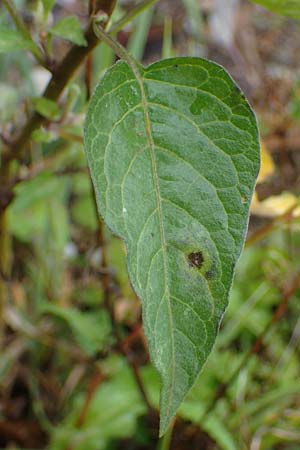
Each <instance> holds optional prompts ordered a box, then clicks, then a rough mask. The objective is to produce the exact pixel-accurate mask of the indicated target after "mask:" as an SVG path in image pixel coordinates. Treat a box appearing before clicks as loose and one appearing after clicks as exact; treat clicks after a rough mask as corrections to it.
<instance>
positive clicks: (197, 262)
mask: <svg viewBox="0 0 300 450" xmlns="http://www.w3.org/2000/svg"><path fill="white" fill-rule="evenodd" d="M188 261H189V265H190V266H191V267H196V268H197V269H201V267H202V265H203V263H204V258H203V254H202V252H200V251H199V252H192V253H190V254H189V255H188Z"/></svg>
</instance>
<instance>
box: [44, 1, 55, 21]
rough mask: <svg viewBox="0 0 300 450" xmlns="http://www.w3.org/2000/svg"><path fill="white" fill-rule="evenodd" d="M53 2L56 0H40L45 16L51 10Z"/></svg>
mask: <svg viewBox="0 0 300 450" xmlns="http://www.w3.org/2000/svg"><path fill="white" fill-rule="evenodd" d="M55 3H56V0H42V4H43V8H44V16H45V17H47V16H48V14H49V12H50V11H51V10H52V8H53V6H54V5H55Z"/></svg>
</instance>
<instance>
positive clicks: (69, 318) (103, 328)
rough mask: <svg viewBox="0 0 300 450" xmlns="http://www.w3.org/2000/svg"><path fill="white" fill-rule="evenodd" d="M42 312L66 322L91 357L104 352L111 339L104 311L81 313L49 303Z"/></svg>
mask: <svg viewBox="0 0 300 450" xmlns="http://www.w3.org/2000/svg"><path fill="white" fill-rule="evenodd" d="M42 312H43V313H47V314H52V315H54V316H56V317H59V318H60V319H62V320H64V321H65V322H66V323H67V324H68V326H69V327H70V329H71V330H72V331H73V333H74V337H75V339H76V340H77V341H78V343H79V345H80V346H81V347H82V348H83V349H84V350H85V351H86V352H87V353H88V354H90V355H93V354H95V353H96V352H97V351H99V350H102V349H103V348H104V346H105V344H106V343H107V341H108V339H109V335H110V323H109V318H108V316H107V314H106V312H104V311H98V312H81V311H78V310H76V309H75V308H61V307H59V306H57V305H52V304H50V303H48V304H46V305H44V306H43V307H42Z"/></svg>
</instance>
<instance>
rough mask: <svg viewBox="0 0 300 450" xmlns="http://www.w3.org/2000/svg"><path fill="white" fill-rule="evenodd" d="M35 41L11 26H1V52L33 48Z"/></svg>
mask: <svg viewBox="0 0 300 450" xmlns="http://www.w3.org/2000/svg"><path fill="white" fill-rule="evenodd" d="M33 48H34V45H33V42H32V41H31V40H29V39H25V38H24V37H23V36H22V35H21V33H19V32H18V31H16V30H12V29H11V28H8V27H4V26H3V25H1V26H0V53H10V52H15V51H17V50H32V49H33Z"/></svg>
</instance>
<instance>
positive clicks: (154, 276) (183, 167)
mask: <svg viewBox="0 0 300 450" xmlns="http://www.w3.org/2000/svg"><path fill="white" fill-rule="evenodd" d="M85 148H86V153H87V158H88V162H89V165H90V169H91V173H92V177H93V182H94V185H95V189H96V195H97V201H98V206H99V211H100V214H101V215H102V216H103V218H104V220H105V222H106V223H107V224H108V226H109V227H110V228H111V229H112V230H113V232H115V233H116V234H117V235H119V236H120V237H121V238H122V239H123V240H124V241H125V242H126V247H127V250H128V271H129V275H130V279H131V283H132V285H133V287H134V289H135V291H136V292H137V294H138V295H139V297H140V298H141V300H142V304H143V321H144V329H145V333H146V335H147V338H148V342H149V349H150V354H151V358H152V361H153V362H154V364H155V366H156V368H157V370H158V372H159V373H160V376H161V382H162V390H161V402H160V405H161V433H164V432H165V430H166V428H167V426H168V424H169V422H170V420H171V419H172V417H173V415H174V414H175V412H176V410H177V408H178V407H179V405H180V403H181V402H182V400H183V399H184V397H185V395H186V394H187V392H188V391H189V389H190V388H191V386H192V385H193V384H194V382H195V380H196V378H197V376H198V374H199V372H200V370H201V368H202V366H203V364H204V363H205V361H206V359H207V357H208V355H209V353H210V351H211V348H212V346H213V343H214V341H215V338H216V334H217V331H218V327H219V323H220V320H221V317H222V315H223V313H224V310H225V308H226V305H227V301H228V293H229V289H230V286H231V283H232V278H233V272H234V268H235V264H236V261H237V259H238V257H239V255H240V252H241V249H242V246H243V242H244V238H245V233H246V228H247V222H248V214H249V203H250V200H251V196H252V192H253V187H254V183H255V179H256V176H257V172H258V168H259V142H258V132H257V125H256V121H255V117H254V115H253V113H252V111H251V109H250V107H249V105H248V103H247V102H246V100H245V98H244V96H243V94H242V93H241V91H240V90H239V89H238V87H237V86H236V85H235V83H234V82H233V80H232V79H231V78H230V76H229V75H228V74H227V73H226V72H225V70H224V69H223V68H222V67H220V66H218V65H216V64H214V63H212V62H209V61H206V60H203V59H200V58H173V59H168V60H163V61H160V62H157V63H155V64H153V65H151V66H149V67H147V68H146V69H144V68H142V67H141V66H139V67H138V68H137V69H136V70H135V71H133V70H132V69H131V68H130V67H129V65H128V64H127V63H126V62H124V61H121V62H118V63H117V64H115V65H114V66H113V67H112V68H111V69H109V70H108V71H107V72H106V74H105V76H104V77H103V79H102V80H101V82H100V83H99V85H98V87H97V89H96V91H95V93H94V95H93V98H92V100H91V103H90V107H89V110H88V114H87V119H86V127H85Z"/></svg>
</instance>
